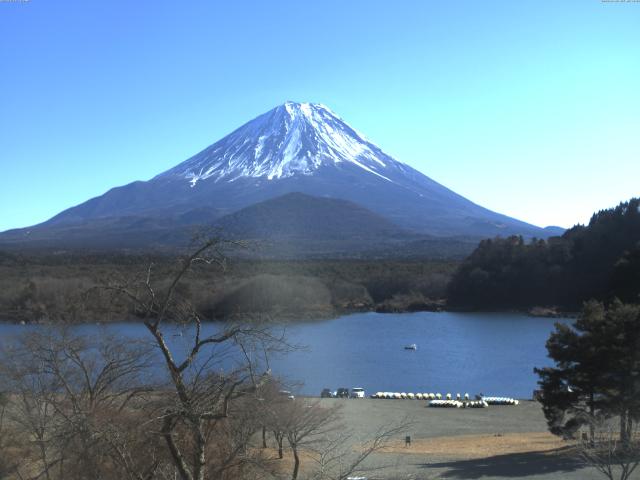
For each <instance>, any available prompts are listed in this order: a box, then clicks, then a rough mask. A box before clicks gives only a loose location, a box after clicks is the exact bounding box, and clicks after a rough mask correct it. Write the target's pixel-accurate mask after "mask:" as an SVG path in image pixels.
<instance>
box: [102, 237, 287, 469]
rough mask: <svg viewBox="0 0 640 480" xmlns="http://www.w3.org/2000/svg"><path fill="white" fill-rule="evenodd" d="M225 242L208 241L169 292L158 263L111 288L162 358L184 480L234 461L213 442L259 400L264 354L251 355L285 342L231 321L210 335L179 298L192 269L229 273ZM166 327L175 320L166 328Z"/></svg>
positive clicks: (165, 419) (172, 436)
mask: <svg viewBox="0 0 640 480" xmlns="http://www.w3.org/2000/svg"><path fill="white" fill-rule="evenodd" d="M223 243H224V242H222V241H221V240H220V239H218V238H213V239H209V240H207V241H205V242H204V243H203V244H202V245H201V246H200V247H199V248H198V249H197V250H196V251H195V252H194V253H193V254H191V255H189V256H187V257H186V258H183V259H182V260H181V261H180V263H179V265H178V268H177V269H176V272H175V273H174V275H173V276H172V277H171V278H170V280H169V282H168V285H167V286H166V288H164V289H160V288H159V287H158V286H157V285H156V283H159V282H155V279H154V278H153V265H150V266H149V268H148V270H147V272H146V275H145V277H144V278H143V279H141V280H140V281H137V282H134V283H133V284H128V285H122V284H120V285H109V286H108V287H107V288H108V289H109V290H111V291H113V292H116V293H119V294H120V295H123V296H124V297H125V298H127V299H128V300H129V301H130V302H131V303H132V305H133V306H134V309H135V313H136V314H137V315H138V316H140V317H141V318H142V319H143V322H144V326H145V327H146V329H147V331H148V332H149V334H150V335H151V337H152V338H153V342H154V345H155V347H156V348H157V349H158V351H159V352H160V354H161V356H162V360H163V363H164V366H165V369H166V372H167V373H168V377H169V389H170V391H171V393H170V394H169V393H168V392H169V389H168V390H167V391H166V392H165V393H166V394H165V395H164V396H163V397H164V398H163V399H162V400H163V403H164V410H163V412H162V415H161V417H160V420H161V428H160V432H159V433H160V435H161V436H162V438H163V439H164V441H165V443H166V446H167V448H168V451H169V454H170V457H171V459H172V461H173V463H174V465H175V468H176V470H177V474H178V475H179V476H180V478H181V479H182V480H204V479H205V477H206V476H207V472H210V473H211V475H212V476H215V477H218V478H220V477H221V476H222V473H223V472H224V471H225V470H226V468H227V466H228V465H229V464H230V462H229V458H222V459H220V458H216V456H213V457H212V455H211V451H212V438H214V437H215V434H216V432H219V431H220V430H221V429H224V428H225V426H227V425H228V422H229V421H230V418H231V415H232V410H233V409H232V403H233V402H234V401H235V400H238V399H241V398H242V397H245V396H249V395H255V392H256V391H257V384H258V382H259V381H260V380H261V379H262V378H263V377H262V376H261V375H260V374H257V373H256V372H257V370H258V365H257V364H258V363H259V362H258V361H257V360H256V359H257V358H258V356H253V355H252V354H251V352H252V351H253V350H255V349H256V348H262V349H264V350H268V349H270V348H274V347H273V345H275V344H277V343H278V341H279V339H278V338H274V337H273V336H272V335H271V333H270V331H269V329H268V328H265V327H261V326H258V325H256V324H239V323H226V324H224V325H223V326H222V327H220V328H212V331H209V332H208V333H205V330H206V329H205V328H204V327H203V322H202V319H201V316H200V314H199V313H198V312H197V311H196V309H195V308H194V306H193V305H192V304H191V302H190V301H189V300H188V299H187V298H185V297H184V296H181V295H180V286H181V282H182V280H183V279H184V278H185V277H186V276H187V275H188V274H189V272H190V271H191V270H192V269H194V268H196V267H198V266H203V265H204V266H209V265H214V266H218V267H222V268H224V266H225V259H224V256H223V254H222V251H221V248H222V245H223ZM167 322H173V323H172V324H171V325H168V326H167V325H166V324H167ZM176 324H178V325H180V326H182V327H183V328H182V329H181V330H180V331H179V333H177V335H180V337H181V338H182V340H183V342H182V348H177V347H175V346H172V345H171V344H170V343H169V341H168V340H167V334H168V332H176V327H175V325H176ZM173 334H174V335H175V334H176V333H173ZM244 452H245V450H244V449H241V450H239V451H237V452H236V451H232V457H233V458H234V459H235V461H234V462H232V463H234V464H236V465H237V460H238V458H239V457H240V456H241V454H242V453H244ZM216 453H219V451H218V452H216ZM215 460H218V461H217V462H216V461H215Z"/></svg>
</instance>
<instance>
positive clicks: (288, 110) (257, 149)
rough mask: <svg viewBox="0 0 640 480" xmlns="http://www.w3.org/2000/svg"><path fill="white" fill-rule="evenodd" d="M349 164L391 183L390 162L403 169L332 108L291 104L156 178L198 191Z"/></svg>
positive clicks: (256, 119)
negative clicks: (210, 184) (201, 186)
mask: <svg viewBox="0 0 640 480" xmlns="http://www.w3.org/2000/svg"><path fill="white" fill-rule="evenodd" d="M343 163H349V164H353V165H355V166H357V167H359V168H361V169H362V170H364V171H366V172H368V173H370V174H373V175H376V176H378V177H380V178H383V179H384V180H387V181H389V182H392V180H391V179H390V178H389V175H385V170H387V169H388V168H389V163H393V164H394V166H395V167H396V169H398V168H400V169H401V170H402V166H403V164H402V163H401V162H398V161H397V160H395V159H392V158H391V157H390V156H388V155H387V154H385V153H384V152H382V150H381V149H380V148H378V147H377V146H376V145H374V144H372V143H371V142H369V141H368V140H367V139H366V138H365V137H364V136H363V135H361V134H360V133H358V132H357V131H356V130H354V129H353V128H351V127H350V126H349V125H348V124H347V123H345V122H344V121H343V120H342V119H341V118H340V117H339V116H338V115H336V114H335V113H334V112H332V111H331V110H330V109H329V108H327V107H326V106H324V105H322V104H318V103H295V102H287V103H285V104H284V105H281V106H279V107H276V108H274V109H273V110H271V111H269V112H267V113H265V114H263V115H260V116H259V117H257V118H255V119H254V120H252V121H250V122H248V123H246V124H245V125H243V126H242V127H240V128H239V129H237V130H235V131H234V132H232V133H231V134H229V135H227V136H226V137H224V138H223V139H222V140H220V141H218V142H216V143H215V144H213V145H211V146H210V147H208V148H206V149H205V150H203V151H202V152H200V153H198V154H196V155H195V156H193V157H191V158H190V159H188V160H186V161H185V162H183V163H181V164H179V165H178V166H176V167H174V168H172V169H171V170H169V171H167V172H164V173H162V174H160V175H158V177H156V178H162V177H167V176H178V177H181V178H184V179H186V180H187V181H188V182H189V183H190V184H191V186H192V187H195V185H196V184H197V183H198V182H200V181H203V180H207V179H209V178H211V179H213V181H215V182H219V181H227V182H233V181H234V180H237V179H239V178H243V177H253V178H261V177H264V178H266V179H268V180H276V179H281V178H287V177H292V176H294V175H313V174H314V172H316V171H318V170H319V169H320V168H322V167H326V166H339V165H340V164H343Z"/></svg>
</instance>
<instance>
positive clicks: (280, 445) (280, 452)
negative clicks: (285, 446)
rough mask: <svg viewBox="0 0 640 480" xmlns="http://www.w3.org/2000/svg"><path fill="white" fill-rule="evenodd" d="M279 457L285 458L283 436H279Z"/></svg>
mask: <svg viewBox="0 0 640 480" xmlns="http://www.w3.org/2000/svg"><path fill="white" fill-rule="evenodd" d="M278 458H279V459H282V458H284V453H283V452H282V438H281V437H278Z"/></svg>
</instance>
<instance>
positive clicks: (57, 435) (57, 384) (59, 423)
mask: <svg viewBox="0 0 640 480" xmlns="http://www.w3.org/2000/svg"><path fill="white" fill-rule="evenodd" d="M147 360H148V355H147V352H146V351H145V349H144V348H142V347H141V346H140V345H134V344H130V343H124V344H123V343H122V342H120V341H117V340H115V339H113V338H110V337H109V336H108V335H102V336H101V338H100V339H98V340H96V339H90V338H88V337H87V336H83V335H80V334H72V333H71V332H70V331H68V330H65V329H61V330H54V329H51V330H47V331H45V332H38V331H30V332H28V333H26V334H24V335H22V336H19V337H17V338H16V339H15V340H14V344H13V345H12V346H11V347H10V348H9V349H8V350H6V351H5V352H4V356H3V362H2V376H3V381H4V383H5V385H7V387H8V389H9V390H10V391H11V397H10V398H11V399H12V402H11V404H10V405H9V417H10V418H11V420H12V421H13V422H14V424H16V425H18V426H19V427H20V428H21V431H23V432H25V433H26V434H27V435H28V436H29V437H31V438H33V440H34V442H33V443H34V444H35V446H36V451H37V453H36V455H35V458H36V459H37V460H36V461H32V462H23V463H24V464H25V465H24V466H23V469H24V474H22V475H21V476H22V477H24V476H25V475H26V476H27V478H28V477H32V478H46V479H48V480H51V479H53V478H65V477H67V478H68V477H70V476H72V477H73V478H104V476H105V475H106V474H107V473H114V475H116V476H117V478H122V475H120V474H117V469H115V470H114V467H112V466H111V465H112V464H113V460H116V462H115V463H116V465H117V463H118V462H117V460H118V455H117V451H116V450H115V449H113V448H111V447H112V446H113V445H114V444H113V442H109V441H107V440H108V438H109V435H112V434H113V432H114V431H115V430H116V429H117V428H118V427H119V426H123V425H124V423H123V421H122V420H123V419H125V415H124V413H123V412H125V411H126V412H130V407H131V406H132V404H133V403H134V402H135V400H137V399H138V398H139V396H140V395H141V394H142V393H144V392H146V391H147V390H148V388H146V386H145V385H144V384H143V383H142V380H141V375H142V373H143V372H144V371H145V370H146V368H147V366H148V364H147ZM145 445H148V443H146V444H145ZM145 462H146V460H142V458H140V461H138V462H137V467H140V468H143V469H144V470H148V467H146V466H144V467H143V466H142V464H143V463H145ZM123 471H125V472H126V471H127V470H126V469H125V470H123ZM129 473H132V472H131V471H130V470H129ZM128 476H129V477H130V478H136V479H137V480H143V479H144V478H148V476H147V477H145V476H144V475H142V476H138V475H133V476H131V475H128ZM125 478H126V477H125Z"/></svg>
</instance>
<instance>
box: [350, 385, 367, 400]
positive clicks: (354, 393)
mask: <svg viewBox="0 0 640 480" xmlns="http://www.w3.org/2000/svg"><path fill="white" fill-rule="evenodd" d="M351 398H364V388H360V387H353V388H352V389H351Z"/></svg>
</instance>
